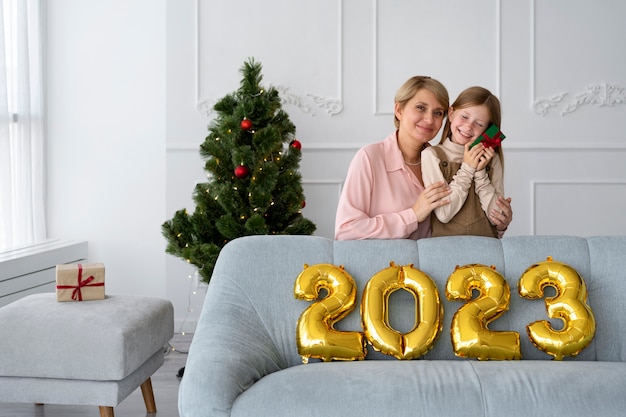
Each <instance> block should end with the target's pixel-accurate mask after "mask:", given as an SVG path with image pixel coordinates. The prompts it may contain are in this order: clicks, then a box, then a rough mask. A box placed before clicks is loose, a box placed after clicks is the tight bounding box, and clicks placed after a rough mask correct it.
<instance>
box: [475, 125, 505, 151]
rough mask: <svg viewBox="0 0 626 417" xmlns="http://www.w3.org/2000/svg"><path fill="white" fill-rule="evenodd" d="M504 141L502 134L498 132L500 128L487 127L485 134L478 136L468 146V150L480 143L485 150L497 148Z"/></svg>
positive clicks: (494, 126)
mask: <svg viewBox="0 0 626 417" xmlns="http://www.w3.org/2000/svg"><path fill="white" fill-rule="evenodd" d="M504 139H506V136H505V134H504V133H502V132H501V131H500V128H499V127H498V126H496V125H494V124H492V125H491V126H489V127H488V128H487V130H485V133H483V134H482V135H480V136H479V137H478V138H477V139H476V140H475V141H474V142H472V144H471V145H470V149H471V148H473V147H474V145H478V144H479V143H480V142H483V144H484V145H485V148H494V149H495V148H497V147H498V146H500V144H501V143H502V141H503V140H504Z"/></svg>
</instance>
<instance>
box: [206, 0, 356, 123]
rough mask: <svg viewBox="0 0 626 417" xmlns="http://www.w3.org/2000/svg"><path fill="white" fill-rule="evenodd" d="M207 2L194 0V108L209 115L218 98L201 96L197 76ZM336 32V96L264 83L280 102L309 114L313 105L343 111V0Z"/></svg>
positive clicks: (339, 6) (333, 112) (327, 109)
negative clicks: (273, 89) (277, 95)
mask: <svg viewBox="0 0 626 417" xmlns="http://www.w3.org/2000/svg"><path fill="white" fill-rule="evenodd" d="M207 3H208V2H206V3H203V2H202V1H201V0H196V3H195V12H196V28H195V33H196V51H195V52H196V57H195V58H196V110H197V111H198V112H199V113H201V114H203V115H205V116H207V117H211V116H212V115H213V106H214V105H215V103H216V102H217V100H218V98H213V97H201V92H200V81H199V79H200V78H199V77H200V74H201V68H200V44H201V39H200V12H199V9H200V4H204V5H206V4H207ZM337 20H338V26H339V29H338V32H339V39H337V44H338V45H339V48H338V49H339V52H338V57H337V61H338V63H339V64H338V68H337V74H338V77H339V82H338V90H339V91H338V94H337V97H324V96H322V95H320V94H317V93H315V92H306V93H304V95H301V94H297V93H294V92H292V91H291V88H290V87H288V86H285V85H274V84H270V85H266V87H269V86H272V87H274V88H275V89H276V90H277V91H278V93H279V96H280V99H281V103H282V104H283V105H291V106H293V107H295V108H297V109H298V110H300V111H301V112H303V113H307V114H309V115H311V116H315V115H316V112H315V111H314V110H313V109H312V108H313V107H317V108H319V109H322V110H325V113H326V115H328V116H334V115H336V114H339V113H341V112H342V111H343V38H344V36H343V31H344V26H343V0H339V2H338V19H337Z"/></svg>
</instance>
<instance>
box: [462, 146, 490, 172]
mask: <svg viewBox="0 0 626 417" xmlns="http://www.w3.org/2000/svg"><path fill="white" fill-rule="evenodd" d="M470 145H471V142H467V143H466V144H465V152H464V153H463V162H465V163H466V164H467V165H469V166H471V167H472V168H474V169H478V164H479V162H480V158H481V157H482V156H483V153H484V151H485V145H483V144H482V143H479V144H477V145H476V146H474V147H473V148H472V149H470Z"/></svg>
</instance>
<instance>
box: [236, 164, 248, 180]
mask: <svg viewBox="0 0 626 417" xmlns="http://www.w3.org/2000/svg"><path fill="white" fill-rule="evenodd" d="M248 175H250V170H249V169H248V167H247V166H245V165H238V166H236V167H235V177H237V178H239V179H242V178H246V177H247V176H248Z"/></svg>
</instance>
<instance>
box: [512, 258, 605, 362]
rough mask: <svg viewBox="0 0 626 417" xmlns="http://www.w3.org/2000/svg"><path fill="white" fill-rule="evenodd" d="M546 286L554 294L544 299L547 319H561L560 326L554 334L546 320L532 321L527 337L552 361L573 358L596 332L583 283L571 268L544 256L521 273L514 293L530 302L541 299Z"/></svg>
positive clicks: (589, 341) (528, 327)
mask: <svg viewBox="0 0 626 417" xmlns="http://www.w3.org/2000/svg"><path fill="white" fill-rule="evenodd" d="M546 286H552V287H554V288H555V289H556V292H557V294H556V296H554V297H550V298H546V300H545V303H546V310H547V312H548V317H550V318H559V319H561V320H562V321H563V323H564V327H563V329H562V330H559V331H556V330H554V329H553V328H552V325H551V324H550V322H549V321H547V320H542V321H536V322H534V323H531V324H529V325H528V326H527V327H526V329H527V331H528V336H530V340H531V342H532V343H533V344H534V345H535V346H536V347H537V348H538V349H540V350H542V351H544V352H546V353H548V354H550V355H552V356H554V359H556V360H562V359H563V356H576V355H577V354H579V353H580V351H581V350H583V349H584V348H586V347H587V345H589V343H591V340H592V339H593V336H594V335H595V332H596V321H595V318H594V316H593V311H592V310H591V308H590V307H589V305H587V286H586V284H585V281H584V280H583V278H582V277H581V276H580V275H579V274H578V272H577V271H576V270H575V269H574V268H572V267H571V266H569V265H566V264H564V263H561V262H556V261H553V260H552V258H551V257H548V258H547V260H546V261H543V262H539V263H537V264H535V265H532V266H531V267H529V268H528V269H527V270H526V272H524V274H522V277H521V278H520V280H519V283H518V290H519V294H520V295H521V296H522V297H524V298H529V299H534V298H541V297H543V289H544V288H545V287H546Z"/></svg>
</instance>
